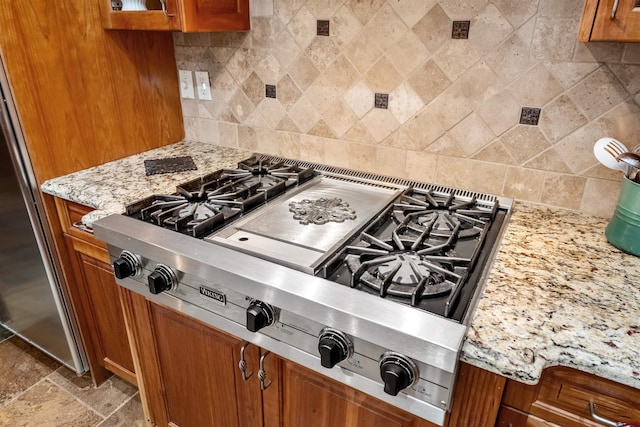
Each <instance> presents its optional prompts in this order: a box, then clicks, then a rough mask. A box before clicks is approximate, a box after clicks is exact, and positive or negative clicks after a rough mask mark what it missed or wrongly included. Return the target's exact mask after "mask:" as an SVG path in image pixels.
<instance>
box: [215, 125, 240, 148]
mask: <svg viewBox="0 0 640 427" xmlns="http://www.w3.org/2000/svg"><path fill="white" fill-rule="evenodd" d="M218 131H219V132H220V137H219V141H220V145H222V146H223V147H231V148H238V125H236V124H235V123H227V122H220V121H219V122H218Z"/></svg>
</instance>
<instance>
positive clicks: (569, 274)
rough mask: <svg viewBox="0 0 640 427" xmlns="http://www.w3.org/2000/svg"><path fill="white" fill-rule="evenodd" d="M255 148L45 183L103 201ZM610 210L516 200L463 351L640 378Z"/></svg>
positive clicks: (128, 162)
mask: <svg viewBox="0 0 640 427" xmlns="http://www.w3.org/2000/svg"><path fill="white" fill-rule="evenodd" d="M251 154H252V153H251V152H248V151H242V150H236V149H231V148H224V147H218V146H213V145H208V144H203V143H201V142H194V141H184V142H180V143H177V144H173V145H170V146H167V147H163V148H159V149H155V150H151V151H148V152H145V153H142V154H139V155H135V156H131V157H127V158H125V159H122V160H117V161H114V162H110V163H106V164H104V165H100V166H96V167H94V168H90V169H86V170H84V171H80V172H76V173H73V174H70V175H65V176H62V177H59V178H55V179H51V180H49V181H47V182H45V183H44V184H43V185H42V190H43V191H44V192H46V193H49V194H52V195H54V196H58V197H61V198H63V199H67V200H70V201H73V202H77V203H80V204H83V205H87V206H92V207H95V208H96V210H95V211H93V212H91V213H89V214H88V215H86V216H85V217H84V218H83V222H84V223H85V224H86V225H91V224H92V223H93V221H95V220H97V219H99V218H102V217H104V216H107V215H110V214H112V213H122V212H124V207H125V205H126V204H128V203H132V202H134V201H136V200H139V199H141V198H143V197H145V196H148V195H150V194H152V193H172V192H174V191H175V187H176V185H178V184H180V183H182V182H185V181H188V180H190V179H192V178H196V177H198V176H201V175H203V174H204V173H207V172H210V171H213V170H216V169H220V168H223V167H231V166H234V165H235V164H236V163H237V162H238V161H240V160H243V159H246V158H248V157H250V156H251ZM181 156H191V157H192V158H193V160H194V162H195V164H196V166H197V168H198V169H197V170H194V171H187V172H180V173H174V174H166V175H152V176H146V175H145V168H144V163H143V161H144V160H145V159H158V158H164V157H181ZM606 225H607V220H606V219H602V218H597V217H593V216H588V215H583V214H579V213H576V212H572V211H566V210H561V209H550V208H547V207H542V206H538V205H533V204H529V203H523V202H516V203H515V204H514V207H513V209H512V215H511V219H510V221H509V225H508V227H507V230H506V232H505V234H504V237H503V240H502V243H501V246H500V249H499V251H498V253H497V256H496V259H495V261H494V264H493V267H492V270H491V273H490V274H489V277H488V280H487V282H486V284H485V290H484V294H483V296H482V297H481V298H480V300H479V302H478V305H477V307H476V310H475V312H474V315H473V318H472V321H471V324H470V327H469V330H468V332H467V336H466V339H465V342H464V344H463V347H462V352H461V360H463V361H465V362H467V363H469V364H472V365H474V366H478V367H481V368H484V369H487V370H489V371H492V372H496V373H499V374H501V375H504V376H506V377H508V378H512V379H515V380H518V381H521V382H524V383H529V384H533V383H536V382H537V381H538V380H539V378H540V375H541V373H542V370H543V369H544V368H545V367H548V366H554V365H563V366H568V367H573V368H576V369H579V370H582V371H585V372H590V373H594V374H596V375H599V376H601V377H604V378H608V379H611V380H614V381H617V382H620V383H623V384H628V385H631V386H633V387H636V388H640V316H639V314H640V283H639V281H638V278H640V258H638V257H634V256H631V255H627V254H624V253H622V252H620V251H619V250H617V249H616V248H614V247H613V246H611V245H610V244H609V243H607V241H606V239H605V237H604V228H605V227H606Z"/></svg>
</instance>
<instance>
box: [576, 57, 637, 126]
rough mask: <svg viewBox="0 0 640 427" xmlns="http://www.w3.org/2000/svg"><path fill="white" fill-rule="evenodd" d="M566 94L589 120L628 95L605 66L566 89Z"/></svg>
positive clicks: (609, 108)
mask: <svg viewBox="0 0 640 427" xmlns="http://www.w3.org/2000/svg"><path fill="white" fill-rule="evenodd" d="M567 95H569V97H570V98H571V99H572V100H573V102H575V103H576V105H577V106H578V107H579V108H580V109H581V110H582V111H583V112H584V114H585V115H586V116H587V118H589V119H590V120H593V119H595V118H596V117H598V116H600V115H602V114H604V113H606V112H607V111H609V110H611V109H612V108H613V107H615V106H616V105H618V104H619V103H620V102H622V101H623V100H624V99H625V98H626V97H627V96H628V95H627V92H626V91H625V90H624V88H623V87H622V85H620V83H619V82H618V80H617V79H616V78H615V76H614V75H613V74H612V73H611V72H610V71H609V70H608V69H607V68H606V67H600V68H599V69H597V70H596V71H594V72H593V73H591V74H590V75H589V76H587V77H586V78H585V79H583V80H582V81H581V82H580V83H578V84H576V85H575V86H574V87H573V88H572V89H570V90H569V91H567Z"/></svg>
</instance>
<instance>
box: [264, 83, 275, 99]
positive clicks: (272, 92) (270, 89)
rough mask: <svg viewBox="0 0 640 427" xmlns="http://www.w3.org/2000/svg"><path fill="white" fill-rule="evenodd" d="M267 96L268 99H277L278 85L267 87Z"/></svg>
mask: <svg viewBox="0 0 640 427" xmlns="http://www.w3.org/2000/svg"><path fill="white" fill-rule="evenodd" d="M265 96H266V97H267V98H275V97H276V85H265Z"/></svg>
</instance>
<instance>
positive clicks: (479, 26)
mask: <svg viewBox="0 0 640 427" xmlns="http://www.w3.org/2000/svg"><path fill="white" fill-rule="evenodd" d="M512 32H513V27H512V26H511V24H510V23H509V21H508V20H507V19H506V18H505V17H504V16H503V15H502V13H501V12H500V11H499V10H498V9H497V8H496V7H495V6H494V5H492V4H489V5H487V6H486V7H485V8H484V9H482V10H481V11H479V13H478V14H477V15H475V16H474V17H473V19H471V26H470V28H469V40H470V42H471V44H472V45H473V47H474V49H475V50H476V51H477V52H478V53H479V54H480V55H485V54H487V53H488V52H490V51H491V50H493V49H494V48H495V47H496V45H498V43H500V42H501V41H502V40H504V39H505V38H506V37H508V36H509V35H510V34H511V33H512Z"/></svg>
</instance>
